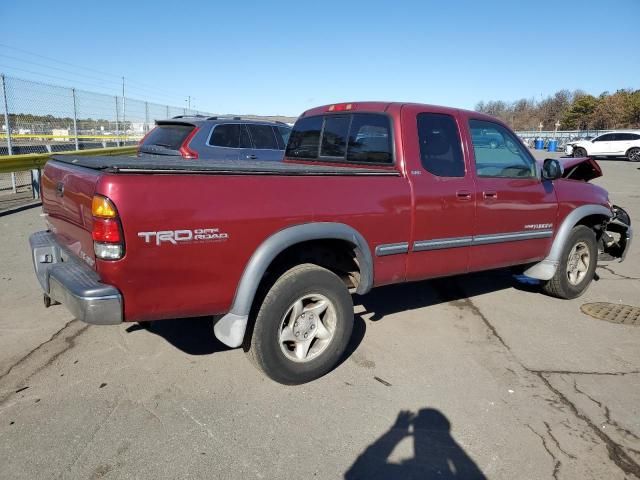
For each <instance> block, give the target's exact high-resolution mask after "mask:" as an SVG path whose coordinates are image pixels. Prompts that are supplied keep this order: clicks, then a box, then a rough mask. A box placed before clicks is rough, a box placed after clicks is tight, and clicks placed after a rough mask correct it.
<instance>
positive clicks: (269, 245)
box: [213, 222, 373, 347]
mask: <svg viewBox="0 0 640 480" xmlns="http://www.w3.org/2000/svg"><path fill="white" fill-rule="evenodd" d="M310 240H345V241H347V242H349V243H351V244H352V245H353V247H354V250H355V254H356V259H357V261H358V266H359V268H360V282H359V283H358V287H357V289H356V293H359V294H361V295H362V294H365V293H367V292H368V291H369V290H371V287H372V286H373V258H372V255H371V250H370V249H369V245H368V244H367V242H366V240H365V239H364V237H363V236H362V234H360V233H359V232H358V231H357V230H356V229H354V228H353V227H350V226H349V225H345V224H343V223H332V222H318V223H305V224H302V225H295V226H293V227H288V228H285V229H284V230H280V231H279V232H277V233H275V234H273V235H271V236H270V237H269V238H267V239H266V240H265V241H264V242H262V244H260V246H259V247H258V248H257V250H256V251H255V252H254V253H253V255H252V256H251V258H250V259H249V262H248V263H247V266H246V267H245V269H244V272H243V273H242V277H241V279H240V283H239V284H238V288H237V289H236V294H235V298H234V300H233V304H232V306H231V309H230V311H229V313H227V314H226V315H224V316H223V317H222V318H220V320H218V321H217V322H216V324H215V326H214V327H213V330H214V333H215V335H216V338H217V339H218V340H220V341H221V342H222V343H224V344H225V345H228V346H229V347H239V346H240V345H241V344H242V341H243V340H244V334H245V331H246V328H247V322H248V319H249V312H250V311H251V306H252V304H253V299H254V297H255V295H256V291H257V290H258V286H259V285H260V282H261V281H262V278H263V277H264V274H265V272H266V271H267V268H268V267H269V265H270V264H271V262H272V261H273V260H274V259H275V258H276V257H277V256H278V255H279V254H280V253H281V252H283V251H284V250H286V249H287V248H289V247H291V246H293V245H296V244H298V243H301V242H307V241H310Z"/></svg>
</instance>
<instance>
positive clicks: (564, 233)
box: [524, 205, 613, 280]
mask: <svg viewBox="0 0 640 480" xmlns="http://www.w3.org/2000/svg"><path fill="white" fill-rule="evenodd" d="M591 215H602V216H605V217H609V218H611V217H612V216H613V212H611V210H610V209H608V208H607V207H604V206H602V205H582V206H581V207H578V208H576V209H575V210H573V211H572V212H571V213H570V214H569V215H567V217H566V218H565V219H564V221H563V222H562V225H560V228H559V229H558V233H557V234H556V238H555V239H554V240H553V244H552V245H551V250H550V251H549V255H547V256H546V258H545V259H544V260H542V261H541V262H539V263H536V264H535V265H532V266H531V267H529V268H528V269H527V270H525V272H524V274H525V275H526V276H528V277H531V278H537V279H538V280H551V278H553V276H554V275H555V274H556V270H557V269H558V265H559V264H560V259H561V257H562V251H563V250H564V247H565V244H566V242H567V239H568V238H569V235H570V234H571V230H572V229H573V227H575V226H576V225H577V224H578V223H579V222H580V220H582V219H583V218H585V217H589V216H591Z"/></svg>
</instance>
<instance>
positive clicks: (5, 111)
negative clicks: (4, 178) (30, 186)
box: [0, 74, 18, 193]
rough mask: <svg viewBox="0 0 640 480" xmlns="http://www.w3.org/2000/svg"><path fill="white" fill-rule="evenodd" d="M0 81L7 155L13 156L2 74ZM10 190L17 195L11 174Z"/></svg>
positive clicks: (7, 105)
mask: <svg viewBox="0 0 640 480" xmlns="http://www.w3.org/2000/svg"><path fill="white" fill-rule="evenodd" d="M0 81H1V82H2V103H3V105H4V125H5V128H6V129H7V153H8V154H9V155H13V148H12V146H11V126H10V125H9V102H8V101H7V84H6V81H5V78H4V74H2V75H0ZM11 189H12V190H13V193H18V188H17V186H16V174H15V172H11Z"/></svg>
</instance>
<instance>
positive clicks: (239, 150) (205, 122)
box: [138, 115, 291, 161]
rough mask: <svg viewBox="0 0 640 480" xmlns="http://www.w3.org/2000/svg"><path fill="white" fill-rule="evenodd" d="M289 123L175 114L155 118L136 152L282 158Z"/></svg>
mask: <svg viewBox="0 0 640 480" xmlns="http://www.w3.org/2000/svg"><path fill="white" fill-rule="evenodd" d="M290 133H291V127H290V126H288V125H287V124H286V123H282V122H267V121H259V120H243V119H242V118H241V117H204V116H182V115H180V116H177V117H173V118H172V119H170V120H158V121H156V127H155V128H154V129H153V130H151V131H150V132H149V133H148V134H147V135H146V136H145V137H144V138H143V139H142V140H141V141H140V146H139V147H138V154H139V155H141V154H154V155H175V156H181V157H183V158H188V159H203V160H208V159H210V160H245V159H246V160H266V161H278V160H282V157H283V155H284V148H285V147H286V145H287V140H289V135H290Z"/></svg>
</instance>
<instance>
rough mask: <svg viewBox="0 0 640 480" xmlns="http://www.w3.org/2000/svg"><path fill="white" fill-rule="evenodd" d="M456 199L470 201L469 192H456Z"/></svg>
mask: <svg viewBox="0 0 640 480" xmlns="http://www.w3.org/2000/svg"><path fill="white" fill-rule="evenodd" d="M456 197H458V200H460V201H466V200H471V192H470V191H469V190H458V191H457V192H456Z"/></svg>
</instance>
